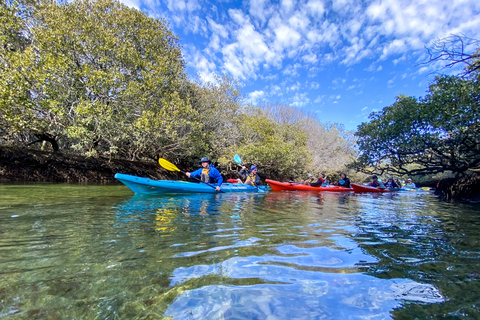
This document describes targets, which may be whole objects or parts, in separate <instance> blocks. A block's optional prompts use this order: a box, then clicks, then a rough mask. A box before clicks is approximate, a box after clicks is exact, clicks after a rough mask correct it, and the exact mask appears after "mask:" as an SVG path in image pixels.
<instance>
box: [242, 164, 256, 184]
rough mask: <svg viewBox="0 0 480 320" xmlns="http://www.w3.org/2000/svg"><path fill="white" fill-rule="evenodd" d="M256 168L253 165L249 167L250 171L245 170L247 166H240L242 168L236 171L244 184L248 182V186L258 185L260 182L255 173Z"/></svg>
mask: <svg viewBox="0 0 480 320" xmlns="http://www.w3.org/2000/svg"><path fill="white" fill-rule="evenodd" d="M257 172H258V168H257V167H256V166H255V165H252V166H251V167H250V173H248V171H247V167H245V166H242V170H240V172H238V175H239V176H240V177H241V178H242V180H243V181H245V182H244V184H248V185H250V186H254V187H258V186H259V185H260V183H261V181H260V177H259V176H258V174H257Z"/></svg>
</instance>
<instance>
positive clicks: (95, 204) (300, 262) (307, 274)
mask: <svg viewBox="0 0 480 320" xmlns="http://www.w3.org/2000/svg"><path fill="white" fill-rule="evenodd" d="M40 189H41V188H40ZM87 189H88V188H87V187H85V188H75V187H68V188H63V189H62V192H61V193H59V192H57V196H56V197H44V196H43V195H46V194H49V193H48V192H45V190H43V191H41V192H37V193H36V192H32V189H31V188H30V189H28V193H29V194H28V195H27V194H23V195H22V197H23V200H20V199H16V198H15V194H14V192H11V191H9V190H3V191H4V192H5V191H6V193H7V194H8V199H9V203H8V204H5V203H2V207H1V208H0V231H2V233H1V236H0V299H1V301H2V304H0V318H6V319H10V318H22V319H23V318H25V319H27V318H29V319H30V318H35V317H37V318H40V319H42V318H45V319H46V318H59V319H71V318H88V319H106V318H111V319H133V318H138V319H143V318H145V319H147V318H157V319H158V318H162V317H163V316H169V317H173V319H186V318H191V319H222V318H225V319H238V318H248V319H267V318H274V319H287V318H294V319H347V318H348V319H364V318H368V319H389V318H405V319H408V318H414V317H419V318H427V317H429V316H430V317H432V316H434V315H444V314H449V315H451V316H452V317H459V316H458V315H459V314H466V315H467V316H465V317H470V316H472V315H475V312H478V310H477V309H475V308H476V307H475V305H478V303H477V301H478V297H477V295H476V294H475V292H478V290H479V288H480V286H479V284H478V280H477V279H478V274H477V273H476V272H478V271H476V266H477V265H478V262H479V260H480V254H479V251H478V245H479V244H480V239H479V236H478V231H477V230H478V226H479V225H480V219H479V215H478V213H479V212H478V208H477V207H472V206H465V205H452V204H441V203H439V202H438V201H437V200H436V199H435V198H433V197H429V195H428V194H400V193H398V194H386V195H381V194H380V195H378V194H376V195H374V194H372V195H369V194H362V195H357V194H354V193H349V194H333V193H311V192H310V193H308V192H305V193H302V192H268V193H262V194H201V195H161V196H130V194H129V193H125V194H121V192H119V190H121V189H115V192H108V193H102V191H101V189H98V188H97V187H95V188H94V189H93V190H92V191H91V193H89V192H88V190H87ZM1 191H2V189H1V186H0V192H1ZM79 191H80V192H79ZM16 192H18V189H17V191H16ZM78 194H82V196H75V195H78ZM29 196H31V198H30V199H35V201H28V199H25V198H27V197H29ZM19 197H20V196H19ZM475 310H477V311H475Z"/></svg>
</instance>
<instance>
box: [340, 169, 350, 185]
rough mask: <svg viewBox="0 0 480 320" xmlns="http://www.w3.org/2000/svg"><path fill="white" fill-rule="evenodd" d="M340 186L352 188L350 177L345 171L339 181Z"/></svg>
mask: <svg viewBox="0 0 480 320" xmlns="http://www.w3.org/2000/svg"><path fill="white" fill-rule="evenodd" d="M338 186H339V187H344V188H350V179H348V178H347V175H346V174H345V173H343V172H342V173H340V180H339V181H338Z"/></svg>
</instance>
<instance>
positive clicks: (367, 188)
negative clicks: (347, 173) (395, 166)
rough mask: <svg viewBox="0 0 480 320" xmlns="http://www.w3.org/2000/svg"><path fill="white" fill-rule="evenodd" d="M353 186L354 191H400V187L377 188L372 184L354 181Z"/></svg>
mask: <svg viewBox="0 0 480 320" xmlns="http://www.w3.org/2000/svg"><path fill="white" fill-rule="evenodd" d="M351 185H352V188H353V191H355V192H377V193H378V192H396V191H399V190H400V189H393V188H392V189H379V188H375V187H370V186H362V185H360V184H355V183H352V184H351Z"/></svg>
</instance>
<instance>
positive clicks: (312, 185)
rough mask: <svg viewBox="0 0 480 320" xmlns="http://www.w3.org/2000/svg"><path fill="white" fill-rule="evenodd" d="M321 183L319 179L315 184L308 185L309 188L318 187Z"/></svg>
mask: <svg viewBox="0 0 480 320" xmlns="http://www.w3.org/2000/svg"><path fill="white" fill-rule="evenodd" d="M322 183H323V181H322V180H321V179H319V180H318V181H317V182H313V183H310V187H320V186H321V185H322Z"/></svg>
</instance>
